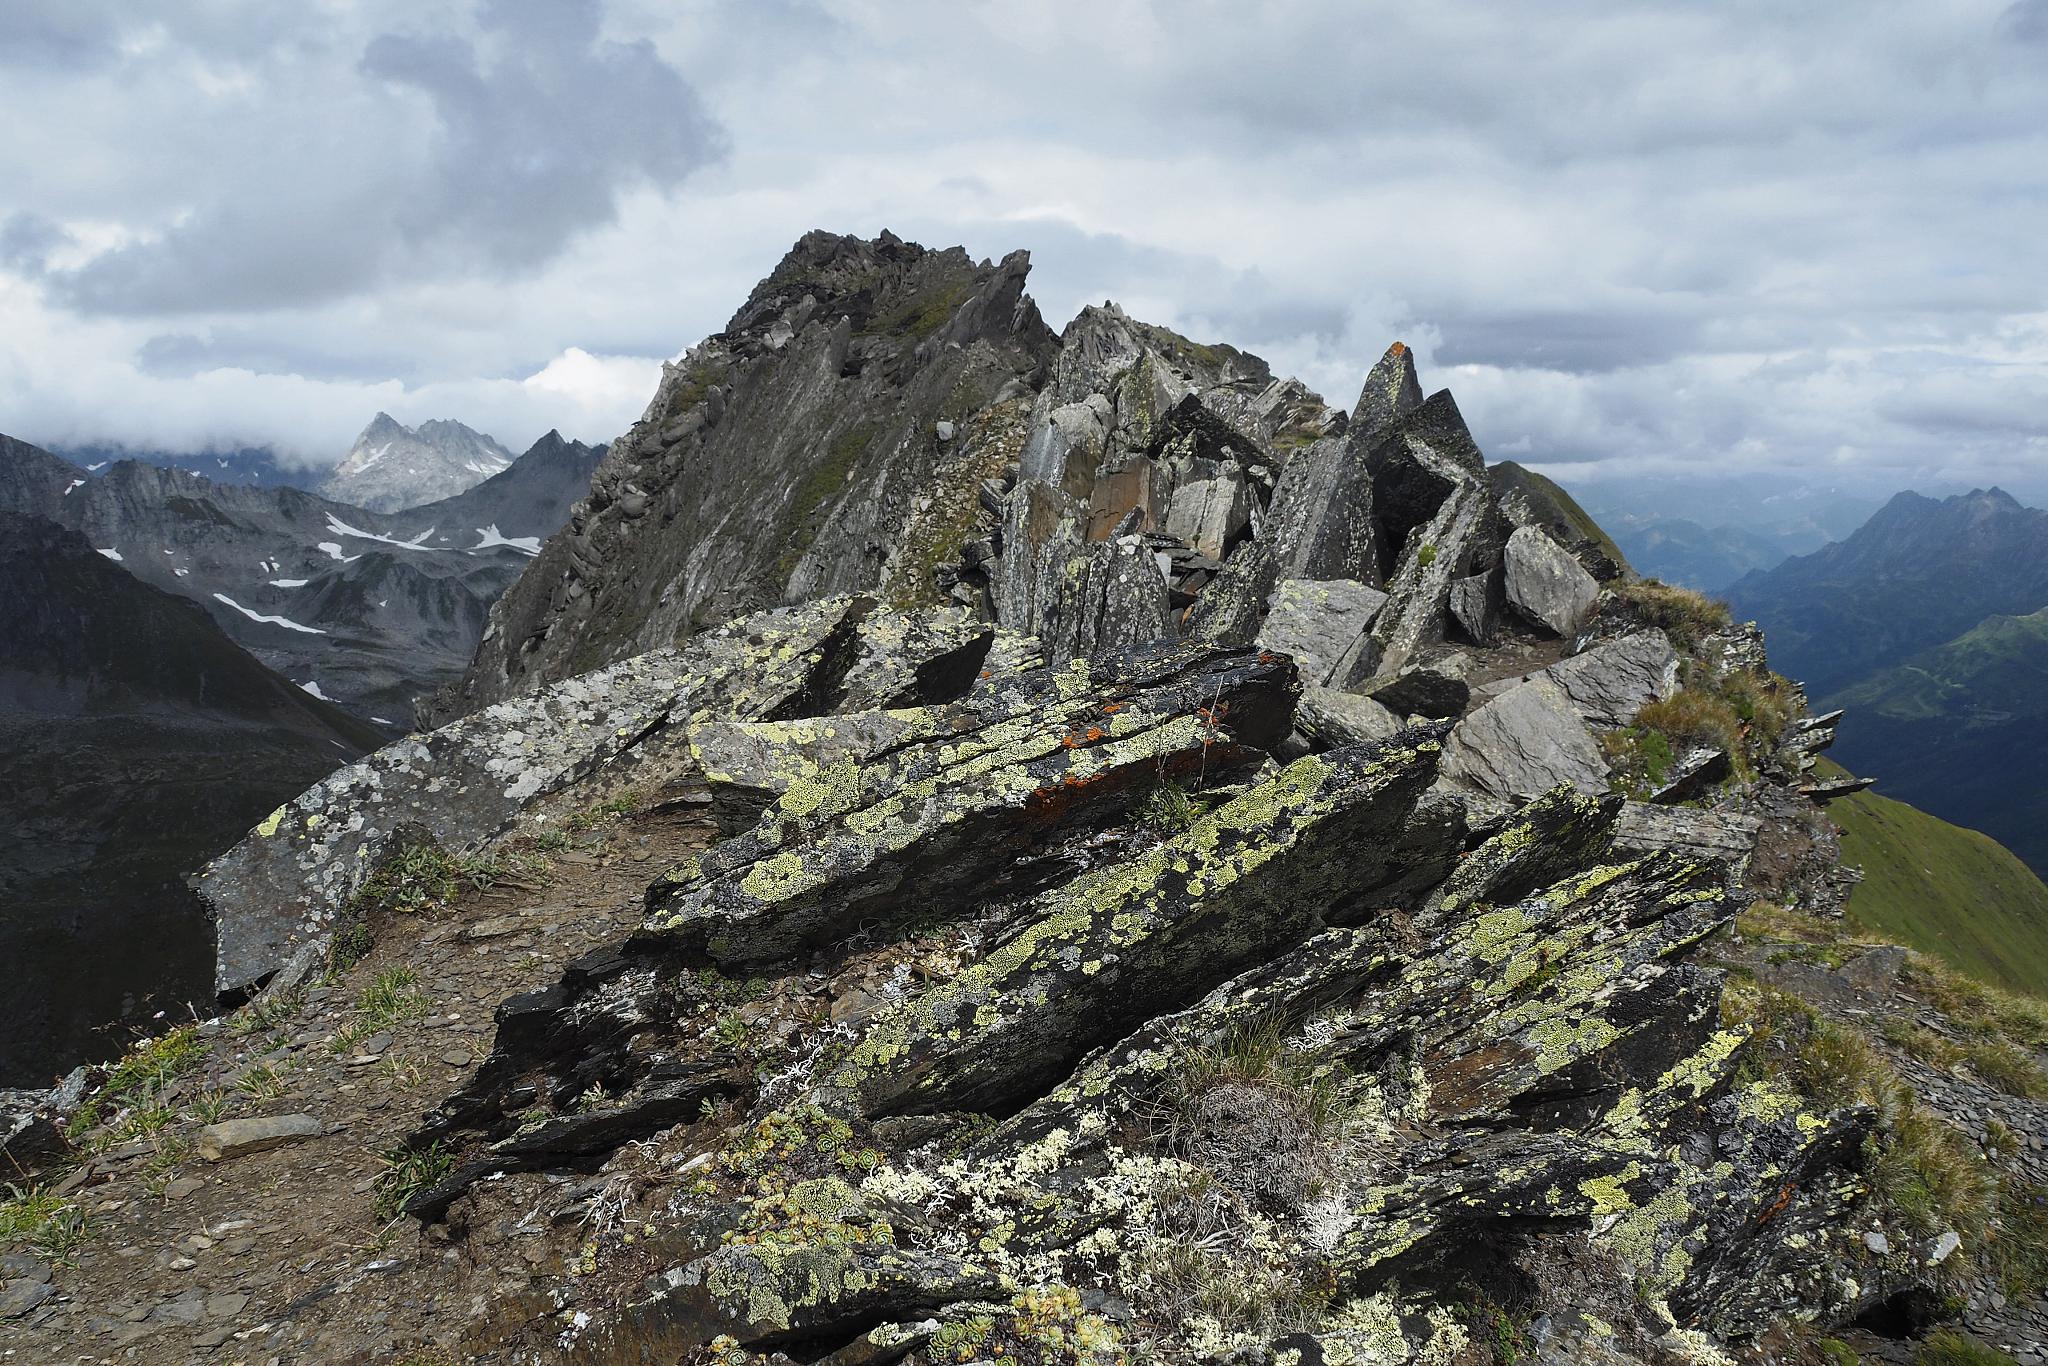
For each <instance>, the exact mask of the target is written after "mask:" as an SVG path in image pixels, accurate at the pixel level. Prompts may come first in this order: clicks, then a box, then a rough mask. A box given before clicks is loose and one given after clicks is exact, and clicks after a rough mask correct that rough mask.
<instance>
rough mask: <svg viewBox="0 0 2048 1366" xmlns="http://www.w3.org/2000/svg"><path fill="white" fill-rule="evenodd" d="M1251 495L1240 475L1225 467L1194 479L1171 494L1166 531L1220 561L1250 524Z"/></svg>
mask: <svg viewBox="0 0 2048 1366" xmlns="http://www.w3.org/2000/svg"><path fill="white" fill-rule="evenodd" d="M1251 508H1252V501H1251V495H1250V493H1249V492H1248V490H1247V489H1246V487H1245V481H1244V477H1243V475H1242V474H1241V473H1240V472H1238V470H1237V469H1236V467H1234V466H1225V467H1223V468H1221V469H1219V470H1218V471H1217V473H1216V474H1214V475H1213V476H1212V477H1210V478H1207V479H1193V480H1189V481H1188V482H1187V483H1184V484H1182V485H1180V487H1178V488H1176V489H1175V490H1174V491H1173V501H1172V502H1170V503H1169V504H1168V505H1167V508H1166V518H1165V530H1166V531H1167V532H1169V533H1170V534H1172V535H1175V536H1178V537H1180V539H1181V540H1182V541H1183V542H1185V543H1186V544H1188V545H1190V546H1193V547H1194V548H1195V549H1196V550H1198V551H1200V552H1201V553H1202V554H1204V555H1208V556H1210V557H1211V558H1214V559H1218V560H1220V559H1222V558H1223V557H1224V556H1225V555H1226V554H1228V553H1229V551H1230V547H1231V546H1232V545H1234V544H1235V543H1236V542H1237V540H1238V538H1239V537H1240V536H1242V535H1243V534H1244V532H1245V528H1246V526H1247V525H1248V524H1249V523H1250V521H1251Z"/></svg>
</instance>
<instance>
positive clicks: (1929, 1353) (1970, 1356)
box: [1913, 1329, 2016, 1366]
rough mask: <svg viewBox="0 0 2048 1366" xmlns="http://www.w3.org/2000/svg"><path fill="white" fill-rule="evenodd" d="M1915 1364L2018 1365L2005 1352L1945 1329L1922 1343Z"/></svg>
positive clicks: (1948, 1365) (1915, 1352)
mask: <svg viewBox="0 0 2048 1366" xmlns="http://www.w3.org/2000/svg"><path fill="white" fill-rule="evenodd" d="M1913 1366H2016V1364H2015V1363H2014V1361H2013V1359H2012V1358H2011V1357H2009V1356H2007V1355H2006V1354H2005V1353H2003V1352H2000V1351H1997V1350H1995V1349H1993V1348H1990V1347H1986V1346H1985V1345H1984V1344H1983V1343H1981V1342H1979V1341H1977V1339H1975V1338H1972V1337H1965V1336H1963V1334H1961V1333H1952V1332H1949V1331H1948V1330H1946V1329H1944V1330H1942V1331H1941V1332H1939V1333H1936V1334H1935V1335H1934V1336H1933V1337H1931V1338H1929V1339H1927V1341H1925V1342H1923V1343H1921V1344H1920V1346H1919V1348H1918V1349H1917V1350H1916V1351H1914V1353H1913Z"/></svg>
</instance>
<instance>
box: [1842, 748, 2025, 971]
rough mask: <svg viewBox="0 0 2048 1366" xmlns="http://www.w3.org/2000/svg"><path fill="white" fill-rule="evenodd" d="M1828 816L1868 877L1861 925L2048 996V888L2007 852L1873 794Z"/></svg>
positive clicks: (1845, 855) (1860, 892) (1855, 907)
mask: <svg viewBox="0 0 2048 1366" xmlns="http://www.w3.org/2000/svg"><path fill="white" fill-rule="evenodd" d="M1825 767H1827V768H1829V769H1831V770H1833V771H1834V772H1836V773H1839V772H1840V771H1841V770H1840V769H1837V768H1835V766H1834V765H1832V764H1827V765H1825ZM1828 814H1829V815H1830V816H1832V817H1833V818H1834V820H1835V823H1836V824H1838V825H1840V826H1841V827H1842V861H1843V862H1844V863H1847V864H1850V865H1852V866H1854V867H1857V868H1860V869H1862V870H1863V881H1862V883H1861V884H1860V885H1859V886H1858V887H1857V888H1856V890H1855V893H1854V894H1853V895H1852V896H1851V897H1850V898H1849V914H1850V916H1851V917H1852V918H1853V919H1855V920H1856V921H1858V922H1859V923H1861V924H1862V925H1863V926H1864V927H1865V928H1867V929H1870V930H1873V931H1876V932H1877V933H1879V934H1882V935H1885V936H1886V937H1888V938H1892V939H1896V940H1898V941H1899V942H1901V943H1904V944H1910V945H1911V946H1913V947H1914V948H1917V949H1920V950H1923V951H1925V952H1927V953H1932V954H1935V955H1937V956H1939V957H1941V958H1943V959H1946V960H1947V961H1948V962H1950V963H1952V964H1954V965H1955V966H1956V967H1958V968H1960V969H1962V970H1963V971H1964V972H1967V973H1969V974H1970V975H1972V976H1974V977H1977V978H1979V979H1980V980H1982V981H1986V982H1991V983H1994V984H1996V985H1998V986H2002V987H2007V988H2010V989H2013V990H2016V991H2025V992H2030V993H2032V994H2034V995H2037V996H2048V886H2044V885H2043V884H2042V882H2041V879H2040V878H2039V877H2036V876H2035V875H2034V872H2033V870H2032V869H2030V868H2028V867H2027V865H2026V864H2024V863H2022V862H2020V860H2019V859H2018V858H2017V857H2015V856H2014V855H2013V854H2012V853H2011V851H2009V850H2008V849H2006V848H2005V846H2004V845H2002V844H2000V843H1998V841H1996V840H1994V839H1992V838H1991V837H1990V836H1988V835H1982V834H1979V833H1978V832H1977V831H1975V830H1965V829H1964V828H1963V827H1961V826H1959V825H1950V824H1949V823H1948V822H1947V821H1944V820H1940V819H1938V818H1936V817H1934V816H1930V815H1928V814H1927V813H1926V812H1924V811H1921V810H1918V809H1916V808H1914V807H1911V806H1908V805H1906V804H1905V803H1904V802H1898V801H1893V800H1892V799H1891V798H1889V797H1880V796H1878V795H1877V794H1876V793H1874V792H1859V793H1857V794H1856V795H1855V796H1853V797H1845V798H1843V799H1841V800H1840V801H1837V802H1835V803H1833V804H1832V805H1830V806H1829V807H1828Z"/></svg>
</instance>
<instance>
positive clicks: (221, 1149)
mask: <svg viewBox="0 0 2048 1366" xmlns="http://www.w3.org/2000/svg"><path fill="white" fill-rule="evenodd" d="M325 1131H326V1126H325V1125H323V1124H321V1122H320V1121H319V1120H317V1119H315V1118H313V1116H311V1115H269V1116H265V1117H262V1118H253V1119H228V1120H222V1121H221V1122H220V1123H218V1124H209V1125H207V1126H206V1127H205V1128H203V1129H201V1130H200V1131H199V1137H198V1138H197V1139H196V1140H195V1141H194V1146H195V1147H196V1148H197V1149H198V1151H199V1155H200V1156H201V1157H203V1158H205V1159H206V1160H207V1161H209V1162H226V1161H228V1160H229V1159H231V1158H236V1157H246V1156H248V1155H249V1154H250V1153H261V1152H268V1151H270V1150H271V1149H272V1148H282V1147H285V1146H287V1145H288V1144H292V1143H303V1142H305V1141H306V1140H307V1139H309V1138H318V1137H319V1136H320V1135H321V1134H322V1133H324V1132H325Z"/></svg>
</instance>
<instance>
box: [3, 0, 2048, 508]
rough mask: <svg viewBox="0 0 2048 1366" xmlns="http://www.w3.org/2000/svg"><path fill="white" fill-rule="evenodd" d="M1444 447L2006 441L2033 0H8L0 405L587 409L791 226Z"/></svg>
mask: <svg viewBox="0 0 2048 1366" xmlns="http://www.w3.org/2000/svg"><path fill="white" fill-rule="evenodd" d="M812 227H825V228H829V229H832V230H835V231H844V232H858V233H861V234H863V235H872V234H874V233H875V232H877V231H879V230H880V229H882V228H884V227H888V228H893V229H894V230H895V231H897V232H898V233H900V234H902V235H903V236H905V237H909V238H912V239H913V240H917V241H921V242H924V243H926V244H927V245H936V246H943V245H950V244H953V243H962V244H964V245H966V246H967V247H968V248H969V249H970V250H971V251H973V252H974V253H976V254H977V255H987V256H998V255H1000V254H1002V253H1003V252H1005V251H1008V250H1010V249H1012V248H1014V247H1019V246H1022V247H1027V248H1029V249H1030V250H1031V252H1032V254H1033V259H1034V263H1035V264H1034V269H1033V273H1032V292H1033V293H1034V294H1035V295H1036V297H1037V299H1038V301H1039V304H1040V307H1041V308H1042V309H1043V310H1044V312H1045V314H1046V317H1047V319H1048V320H1049V321H1051V322H1052V323H1053V324H1054V325H1055V326H1059V325H1060V324H1062V323H1064V322H1065V320H1066V319H1068V318H1070V317H1071V316H1072V315H1073V314H1074V313H1075V312H1076V311H1077V310H1078V309H1079V307H1080V306H1081V305H1082V304H1083V303H1086V302H1091V301H1096V300H1101V299H1104V298H1114V299H1116V300H1118V301H1119V302H1121V303H1122V304H1123V305H1124V306H1125V307H1126V308H1127V309H1129V310H1130V311H1131V312H1132V313H1134V314H1136V315H1138V316H1141V317H1144V318H1148V319H1151V320H1154V321H1158V322H1162V323H1166V324H1168V325H1170V326H1173V327H1176V328H1178V329H1180V330H1182V331H1186V332H1189V333H1191V334H1193V335H1194V336H1196V337H1197V338H1199V339H1202V340H1224V341H1229V342H1232V343H1234V344H1237V345H1240V346H1243V347H1245V348H1247V349H1250V350H1254V351H1257V352H1259V353H1261V354H1262V355H1265V356H1267V357H1268V358H1269V359H1270V360H1272V361H1273V363H1274V365H1275V368H1276V369H1280V370H1283V371H1289V372H1292V373H1295V374H1299V375H1300V376H1302V378H1304V379H1305V380H1307V381H1308V382H1309V383H1310V384H1311V385H1313V386H1315V387H1316V388H1317V389H1319V390H1321V391H1322V392H1323V393H1324V394H1325V395H1326V396H1328V397H1330V398H1331V399H1333V400H1335V401H1340V402H1344V403H1347V404H1348V402H1349V400H1350V399H1351V397H1352V396H1353V394H1354V393H1355V391H1356V388H1357V385H1358V381H1359V379H1360V377H1361V376H1362V374H1363V372H1364V369H1365V368H1366V367H1367V366H1368V365H1369V364H1370V363H1371V361H1372V360H1373V359H1374V358H1375V357H1376V356H1377V355H1378V354H1379V353H1380V351H1381V350H1382V349H1383V348H1384V347H1385V345H1386V344H1387V343H1388V342H1389V341H1392V340H1394V339H1395V338H1401V339H1404V340H1406V341H1408V342H1409V343H1410V344H1411V345H1413V346H1415V347H1416V349H1417V351H1418V352H1419V357H1420V360H1421V361H1422V363H1423V365H1424V376H1423V378H1424V382H1425V385H1426V386H1427V387H1429V388H1432V389H1434V388H1437V387H1439V386H1442V385H1448V386H1450V387H1451V388H1452V389H1453V390H1454V391H1455V392H1456V394H1457V396H1458V399H1459V401H1460V403H1461V405H1462V406H1463V407H1464V409H1465V412H1466V415H1467V418H1468V419H1469V420H1470V421H1471V423H1472V426H1473V428H1474V430H1475V433H1476V435H1477V436H1478V438H1479V440H1480V443H1481V445H1482V446H1483V447H1484V448H1485V449H1486V451H1487V452H1488V454H1489V455H1490V456H1492V457H1494V458H1508V457H1513V458H1517V459H1521V460H1524V461H1526V462H1532V463H1539V464H1542V465H1544V466H1545V467H1548V468H1552V469H1553V472H1557V473H1561V474H1563V475H1564V477H1566V479H1567V481H1568V482H1575V483H1582V484H1583V483H1588V482H1593V481H1597V480H1599V479H1602V478H1605V477H1608V476H1611V475H1614V474H1617V473H1622V472H1627V473H1657V472H1662V471H1666V470H1671V469H1679V468H1682V469H1684V470H1686V471H1687V472H1689V473H1705V472H1708V471H1743V472H1768V473H1771V474H1774V475H1783V474H1787V473H1791V474H1796V475H1801V476H1804V477H1808V478H1811V479H1815V480H1822V481H1827V480H1841V481H1847V482H1853V483H1858V484H1862V485H1866V486H1876V487H1880V488H1898V487H1905V486H1917V487H1922V488H1933V487H1937V486H1944V485H1953V484H1958V483H1961V484H1967V483H1972V482H1982V483H1989V482H1994V481H1996V482H2001V483H2004V484H2006V485H2007V486H2008V487H2011V488H2014V489H2016V490H2021V491H2033V492H2035V494H2036V496H2037V497H2038V496H2039V494H2040V492H2041V491H2043V490H2044V489H2048V473H2044V470H2048V0H2020V3H2017V4H2013V3H2009V0H1986V2H1984V3H1974V2H1973V0H1948V2H1947V3H1943V4H1939V5H1928V4H1925V3H1918V2H1916V3H1903V2H1895V0H1863V3H1859V4H1854V5H1811V6H1801V5H1785V4H1783V3H1782V0H1773V2H1772V3H1750V2H1749V0H1717V3H1715V4H1712V5H1682V6H1681V5H1648V4H1639V5H1624V4H1603V3H1590V2H1586V3H1573V2H1572V0H1563V2H1562V3H1553V4H1549V5H1544V6H1540V7H1538V6H1530V5H1528V4H1526V3H1520V2H1518V0H1494V3H1483V4H1482V3H1471V4H1451V5H1429V4H1413V3H1405V4H1401V5H1376V4H1375V5H1365V4H1360V3H1357V0H1328V3H1310V2H1309V0H1299V2H1298V3H1286V2H1284V0H1283V2H1281V3H1274V4H1262V5H1248V4H1243V3H1241V2H1233V3H1211V2H1210V0H1153V2H1152V3H1141V2H1139V0H1086V3H1066V2H1065V0H1058V2H1055V3H1037V2H1035V0H1005V3H1000V4H996V3H976V2H975V0H867V2H866V3H855V2H853V0H730V3H719V2H717V0H698V2H696V3H690V2H689V0H683V2H681V3H679V2H678V0H298V2H297V3H292V4H278V3H275V0H151V3H149V4H147V5H138V4H134V3H132V0H5V3H4V4H0V431H5V432H7V433H9V434H11V435H16V436H20V437H23V438H25V439H28V440H31V441H36V442H39V443H42V444H46V445H60V446H61V445H70V444H82V443H88V442H104V441H114V442H126V443H132V444H144V445H149V446H154V447H168V448H173V449H198V448H201V447H205V446H209V445H230V446H232V445H243V444H275V445H276V446H278V447H279V448H280V449H281V450H284V451H287V452H290V453H292V454H293V456H294V457H295V458H298V459H302V460H306V461H320V462H326V461H331V460H333V459H336V458H338V457H339V456H340V454H341V453H342V452H343V451H344V450H345V449H346V447H347V446H348V444H349V442H350V440H351V439H352V437H353V436H354V434H355V432H356V431H357V430H358V429H360V428H361V427H362V426H363V425H364V423H365V422H366V421H367V420H368V419H369V417H370V416H371V414H372V413H374V412H375V411H376V410H378V409H380V408H381V409H385V410H388V411H390V412H391V413H392V414H394V415H395V416H397V417H399V418H400V419H402V420H405V421H408V422H414V421H418V420H421V419H424V418H429V417H452V418H458V419H460V420H462V421H464V422H467V423H469V424H471V425H472V426H475V427H478V428H481V429H483V430H486V431H489V432H491V433H492V434H494V435H496V436H497V437H498V438H500V439H501V440H503V441H504V442H505V443H506V444H508V445H509V446H511V447H513V448H514V449H515V450H517V449H523V448H524V447H525V445H526V444H527V443H529V442H531V441H532V440H533V439H534V438H535V437H536V436H538V435H539V434H540V433H541V432H543V431H545V430H546V429H547V428H549V427H551V426H554V427H560V428H561V429H562V430H563V431H564V432H565V433H567V434H569V435H571V436H575V437H580V438H583V439H587V440H593V441H601V440H606V439H609V438H610V437H612V436H615V435H617V434H618V433H619V432H620V431H622V430H623V429H624V428H625V427H626V426H627V425H628V424H629V423H630V422H631V421H632V420H633V419H634V418H635V417H636V416H637V415H638V413H639V411H640V408H641V407H642V406H643V405H644V403H645V402H646V400H647V398H648V397H649V396H650V395H651V393H652V390H653V384H654V379H655V375H656V371H657V369H658V367H659V363H660V361H661V360H662V359H663V358H665V357H668V356H673V355H675V354H677V353H679V352H681V351H682V350H683V349H684V348H685V347H687V346H688V345H690V344H691V343H693V342H695V341H696V340H698V339H699V338H700V337H702V336H703V335H705V334H707V333H709V332H712V331H715V330H717V329H718V328H719V327H721V326H722V325H723V324H724V322H725V320H726V319H727V318H728V317H729V316H730V315H731V313H732V312H733V310H734V309H735V308H736V307H737V305H738V304H739V302H740V301H741V300H742V299H743V298H744V297H745V295H746V293H747V291H748V289H749V287H750V286H751V285H752V284H753V282H754V281H755V280H757V279H758V278H760V277H761V276H762V275H764V274H765V273H766V272H767V271H768V270H769V269H770V268H771V267H772V266H773V265H774V264H775V262H776V260H777V259H778V258H779V257H780V256H781V254H782V253H783V251H784V250H786V249H787V247H788V246H789V244H790V243H791V242H792V241H793V240H795V238H796V237H797V236H798V235H800V234H801V233H802V232H803V231H805V230H806V229H809V228H812Z"/></svg>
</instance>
